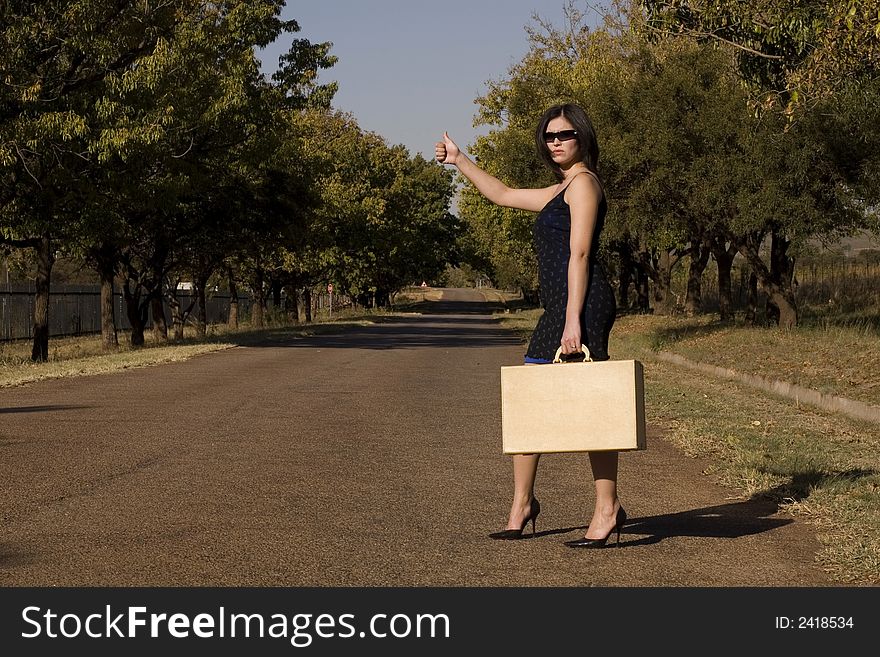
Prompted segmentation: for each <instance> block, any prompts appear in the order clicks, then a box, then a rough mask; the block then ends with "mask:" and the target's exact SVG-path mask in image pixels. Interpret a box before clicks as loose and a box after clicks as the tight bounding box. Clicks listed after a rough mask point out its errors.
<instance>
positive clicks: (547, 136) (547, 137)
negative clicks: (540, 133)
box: [544, 130, 577, 144]
mask: <svg viewBox="0 0 880 657" xmlns="http://www.w3.org/2000/svg"><path fill="white" fill-rule="evenodd" d="M576 137H577V130H560V131H559V132H545V133H544V141H546V142H547V143H548V144H552V143H553V142H554V141H556V140H557V139H558V140H559V141H571V140H572V139H575V138H576Z"/></svg>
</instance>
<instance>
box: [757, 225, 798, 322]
mask: <svg viewBox="0 0 880 657" xmlns="http://www.w3.org/2000/svg"><path fill="white" fill-rule="evenodd" d="M770 238H771V241H770V275H769V280H768V281H767V282H766V283H765V284H764V289H765V290H766V292H767V299H768V301H769V303H770V304H771V306H772V311H773V318H774V320H775V322H776V323H777V324H778V325H779V327H780V328H784V329H792V328H794V327H796V326H797V323H798V309H797V302H796V301H795V298H794V290H793V289H792V285H791V282H792V279H793V278H794V258H791V257H789V255H788V248H789V247H790V246H791V241H790V240H788V239H786V238H785V236H784V235H783V234H782V233H781V232H779V231H778V230H775V229H774V230H773V231H772V232H771V233H770Z"/></svg>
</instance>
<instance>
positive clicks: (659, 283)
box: [654, 249, 675, 315]
mask: <svg viewBox="0 0 880 657" xmlns="http://www.w3.org/2000/svg"><path fill="white" fill-rule="evenodd" d="M674 309H675V298H674V297H673V295H672V257H671V255H670V253H669V251H667V250H666V249H661V251H660V257H659V258H658V261H657V267H656V269H655V272H654V312H656V313H657V314H658V315H669V314H671V313H672V311H673V310H674Z"/></svg>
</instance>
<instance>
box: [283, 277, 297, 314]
mask: <svg viewBox="0 0 880 657" xmlns="http://www.w3.org/2000/svg"><path fill="white" fill-rule="evenodd" d="M284 313H285V315H287V321H288V322H289V323H290V324H299V295H298V291H297V289H296V288H295V287H293V286H292V285H288V286H287V295H286V296H285V297H284Z"/></svg>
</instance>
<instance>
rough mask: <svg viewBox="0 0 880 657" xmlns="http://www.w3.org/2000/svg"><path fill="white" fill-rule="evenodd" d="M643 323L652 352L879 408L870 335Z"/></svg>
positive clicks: (876, 358)
mask: <svg viewBox="0 0 880 657" xmlns="http://www.w3.org/2000/svg"><path fill="white" fill-rule="evenodd" d="M647 323H648V324H649V326H648V327H647V328H648V330H649V331H651V334H652V341H653V346H654V348H656V349H663V350H666V351H672V352H674V353H677V354H680V355H682V356H685V357H687V358H690V359H691V360H696V361H700V362H707V363H711V364H713V365H718V366H719V367H726V368H729V369H733V370H736V371H738V372H743V373H748V374H757V375H760V376H763V377H767V378H770V379H780V380H783V381H788V382H790V383H795V384H797V385H801V386H804V387H806V388H812V389H814V390H818V391H819V392H824V393H828V394H832V395H837V396H840V397H849V398H851V399H856V400H859V401H862V402H865V403H867V404H880V348H878V346H877V345H878V336H877V335H875V334H874V332H873V331H872V330H868V329H865V328H862V327H858V326H855V327H840V326H827V327H822V326H811V327H806V328H799V329H796V330H793V331H784V330H780V329H777V328H758V327H752V326H745V325H737V324H721V323H719V322H716V321H712V320H710V319H707V318H693V319H683V318H662V317H652V318H650V320H649V321H648V322H647ZM651 324H653V326H651Z"/></svg>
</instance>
